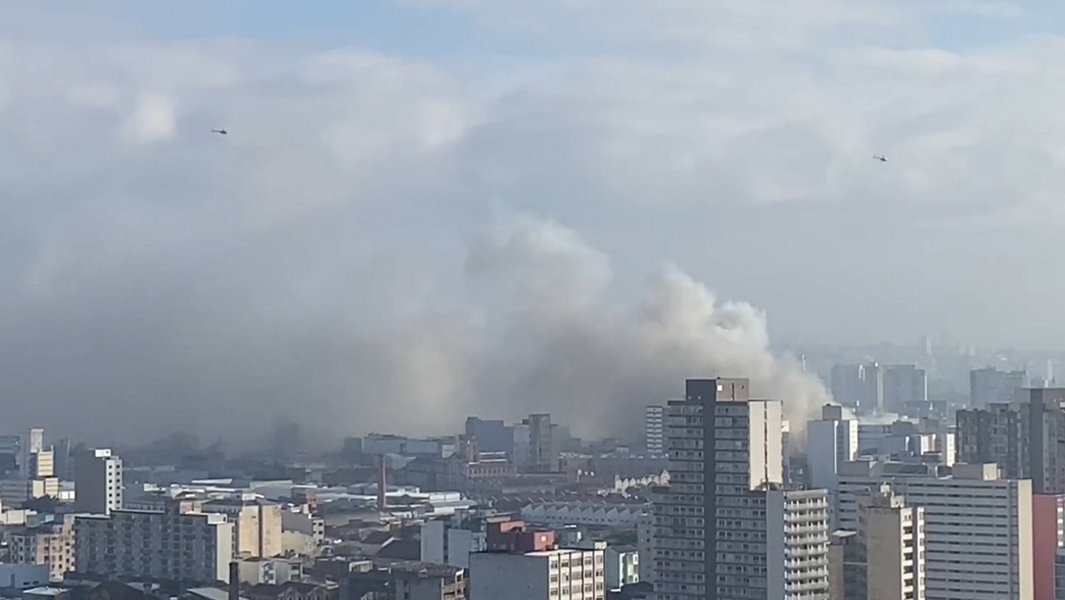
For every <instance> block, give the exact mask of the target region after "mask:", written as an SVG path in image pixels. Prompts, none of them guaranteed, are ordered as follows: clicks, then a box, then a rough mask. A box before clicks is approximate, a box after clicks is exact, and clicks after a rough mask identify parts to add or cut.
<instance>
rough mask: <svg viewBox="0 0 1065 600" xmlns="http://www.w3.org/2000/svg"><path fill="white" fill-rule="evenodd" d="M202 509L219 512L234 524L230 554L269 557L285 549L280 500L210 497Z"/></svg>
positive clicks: (242, 556) (278, 554)
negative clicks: (277, 502) (275, 501)
mask: <svg viewBox="0 0 1065 600" xmlns="http://www.w3.org/2000/svg"><path fill="white" fill-rule="evenodd" d="M203 512H208V513H221V514H224V515H226V516H227V517H228V520H229V522H230V523H232V524H233V542H234V543H233V556H236V557H241V558H246V557H256V558H271V557H274V556H280V555H281V554H283V553H284V548H283V546H282V543H281V531H282V526H281V513H282V508H281V505H279V504H272V503H269V502H264V501H262V500H258V499H225V500H211V501H209V502H204V503H203Z"/></svg>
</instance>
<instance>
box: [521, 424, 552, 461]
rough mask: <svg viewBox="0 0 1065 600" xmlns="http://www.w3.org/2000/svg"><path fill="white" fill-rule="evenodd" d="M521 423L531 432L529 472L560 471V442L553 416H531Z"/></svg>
mask: <svg viewBox="0 0 1065 600" xmlns="http://www.w3.org/2000/svg"><path fill="white" fill-rule="evenodd" d="M521 423H522V425H524V426H525V427H527V428H528V432H529V447H528V467H529V470H530V471H533V472H537V473H553V472H555V471H558V469H559V462H558V440H556V439H555V425H554V424H553V423H551V415H549V414H534V415H529V416H528V417H527V418H525V419H523V420H522V422H521Z"/></svg>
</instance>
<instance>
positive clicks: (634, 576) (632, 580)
mask: <svg viewBox="0 0 1065 600" xmlns="http://www.w3.org/2000/svg"><path fill="white" fill-rule="evenodd" d="M605 560H606V569H604V571H603V582H604V583H605V585H606V589H607V590H620V589H621V588H622V587H624V586H626V585H635V584H637V583H640V552H639V550H637V549H636V548H633V547H632V546H616V545H613V544H611V545H609V546H607V547H606V558H605Z"/></svg>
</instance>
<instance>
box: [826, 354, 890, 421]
mask: <svg viewBox="0 0 1065 600" xmlns="http://www.w3.org/2000/svg"><path fill="white" fill-rule="evenodd" d="M831 387H832V396H833V397H835V399H836V401H837V402H839V403H840V404H842V405H843V406H849V407H851V408H856V409H858V410H859V411H861V412H863V413H867V412H881V411H883V410H884V368H883V367H882V366H880V365H879V364H878V363H875V362H871V363H868V364H864V365H853V364H852V365H835V366H834V367H832V381H831Z"/></svg>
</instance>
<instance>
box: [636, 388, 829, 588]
mask: <svg viewBox="0 0 1065 600" xmlns="http://www.w3.org/2000/svg"><path fill="white" fill-rule="evenodd" d="M782 411H783V406H782V403H781V402H780V401H779V400H751V399H750V397H749V385H748V381H747V380H746V379H689V380H688V381H687V382H686V385H685V398H684V399H683V400H671V401H669V402H668V403H667V405H666V422H665V426H666V452H667V453H668V456H669V471H670V484H669V486H668V487H666V488H658V489H657V490H656V492H657V493H656V498H655V503H654V504H655V506H654V520H655V532H654V541H653V544H654V554H653V561H654V567H653V572H654V579H655V581H654V586H655V597H656V598H657V599H658V600H689V599H691V600H694V599H696V598H698V599H703V598H715V599H718V600H731V599H744V600H749V599H751V598H773V599H774V600H775V599H778V598H779V599H781V600H790V599H792V598H810V599H814V598H826V597H827V593H828V592H827V590H828V569H827V560H828V558H827V552H828V502H827V498H826V495H825V492H824V491H821V490H815V491H790V490H788V491H786V490H783V489H782V482H783V435H782V430H783V416H782ZM800 549H801V551H800ZM822 563H823V564H822ZM818 590H820V591H818Z"/></svg>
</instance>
